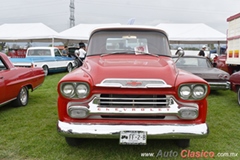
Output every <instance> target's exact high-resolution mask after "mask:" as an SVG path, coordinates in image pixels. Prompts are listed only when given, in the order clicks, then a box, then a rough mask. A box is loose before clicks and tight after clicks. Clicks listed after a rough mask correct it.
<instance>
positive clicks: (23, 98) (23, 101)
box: [13, 86, 29, 107]
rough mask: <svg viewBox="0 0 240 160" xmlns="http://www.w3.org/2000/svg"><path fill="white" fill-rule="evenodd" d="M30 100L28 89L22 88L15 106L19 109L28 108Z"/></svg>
mask: <svg viewBox="0 0 240 160" xmlns="http://www.w3.org/2000/svg"><path fill="white" fill-rule="evenodd" d="M28 98H29V93H28V88H27V87H26V86H25V87H22V88H21V90H20V91H19V93H18V96H17V99H16V100H14V102H13V103H14V106H15V107H19V106H26V105H27V104H28Z"/></svg>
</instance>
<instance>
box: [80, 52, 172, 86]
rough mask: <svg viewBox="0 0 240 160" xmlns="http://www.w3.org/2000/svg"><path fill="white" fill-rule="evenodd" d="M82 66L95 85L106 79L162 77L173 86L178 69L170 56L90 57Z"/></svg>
mask: <svg viewBox="0 0 240 160" xmlns="http://www.w3.org/2000/svg"><path fill="white" fill-rule="evenodd" d="M136 56H137V57H136ZM85 62H86V63H85V64H84V66H83V67H82V69H83V70H85V72H87V73H88V74H89V75H90V76H91V78H92V80H93V81H94V82H93V83H94V85H96V84H99V83H101V82H102V81H103V80H104V79H107V78H109V79H111V78H113V79H161V80H164V81H165V82H166V83H167V84H168V85H171V86H173V85H174V82H175V77H177V76H176V74H177V70H176V67H175V65H174V64H173V61H172V59H171V58H170V57H153V56H149V55H135V56H134V55H131V56H130V55H127V56H126V55H125V56H118V55H114V56H105V57H98V56H97V57H96V56H95V57H88V58H86V60H85Z"/></svg>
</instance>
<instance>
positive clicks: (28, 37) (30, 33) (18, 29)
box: [0, 23, 58, 43]
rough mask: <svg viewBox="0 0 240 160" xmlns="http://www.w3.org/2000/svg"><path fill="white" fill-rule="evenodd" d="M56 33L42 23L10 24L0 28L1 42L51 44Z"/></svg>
mask: <svg viewBox="0 0 240 160" xmlns="http://www.w3.org/2000/svg"><path fill="white" fill-rule="evenodd" d="M57 35H58V33H57V32H56V31H54V30H53V29H51V28H49V27H48V26H46V25H44V24H42V23H16V24H15V23H12V24H3V25H1V26H0V41H1V42H52V43H54V38H55V37H56V36H57Z"/></svg>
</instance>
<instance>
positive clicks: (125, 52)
mask: <svg viewBox="0 0 240 160" xmlns="http://www.w3.org/2000/svg"><path fill="white" fill-rule="evenodd" d="M131 53H135V52H134V51H118V52H111V53H103V54H101V57H103V56H107V55H112V54H131Z"/></svg>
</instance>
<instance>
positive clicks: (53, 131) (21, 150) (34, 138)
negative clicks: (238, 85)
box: [0, 73, 240, 160]
mask: <svg viewBox="0 0 240 160" xmlns="http://www.w3.org/2000/svg"><path fill="white" fill-rule="evenodd" d="M65 74H66V73H60V74H54V75H48V76H47V77H46V79H45V82H44V84H43V85H42V86H41V87H40V88H38V89H37V90H36V91H34V92H30V99H29V103H28V105H27V106H25V107H19V108H13V107H11V106H10V105H5V106H1V107H0V122H1V124H0V160H86V159H92V160H95V159H97V160H101V159H112V160H125V159H126V160H128V159H131V160H134V159H135V160H138V159H162V158H163V159H183V158H182V157H181V156H180V153H181V152H182V150H183V149H181V148H178V147H177V146H176V145H175V143H174V141H172V140H149V141H148V144H147V145H146V146H122V145H119V144H118V140H106V139H88V140H85V141H83V142H82V145H80V146H79V147H70V146H68V145H67V143H66V142H65V139H64V137H62V136H60V135H58V133H57V128H56V123H57V119H58V115H57V83H58V81H59V80H60V79H61V78H62V77H63V76H64V75H65ZM208 104H209V107H208V118H207V122H208V124H209V128H210V134H209V136H208V137H207V138H204V139H192V140H191V143H190V147H188V148H187V150H189V151H190V152H205V151H206V152H214V153H215V155H217V154H218V153H238V156H235V157H226V156H225V157H222V158H221V157H217V156H215V158H214V159H225V160H228V159H236V160H239V159H240V120H239V119H240V106H238V104H237V96H236V93H234V92H232V91H217V92H212V93H211V94H210V96H209V97H208ZM144 153H152V154H154V155H153V156H151V155H148V156H145V157H144V156H143V155H142V156H141V154H144ZM167 153H168V158H165V157H164V154H165V155H166V154H167ZM171 153H175V155H176V154H177V157H176V158H175V157H174V155H173V154H171ZM157 155H158V157H156V156H157ZM161 156H162V157H161ZM170 156H172V157H170ZM189 159H196V158H189ZM198 159H208V158H198Z"/></svg>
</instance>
